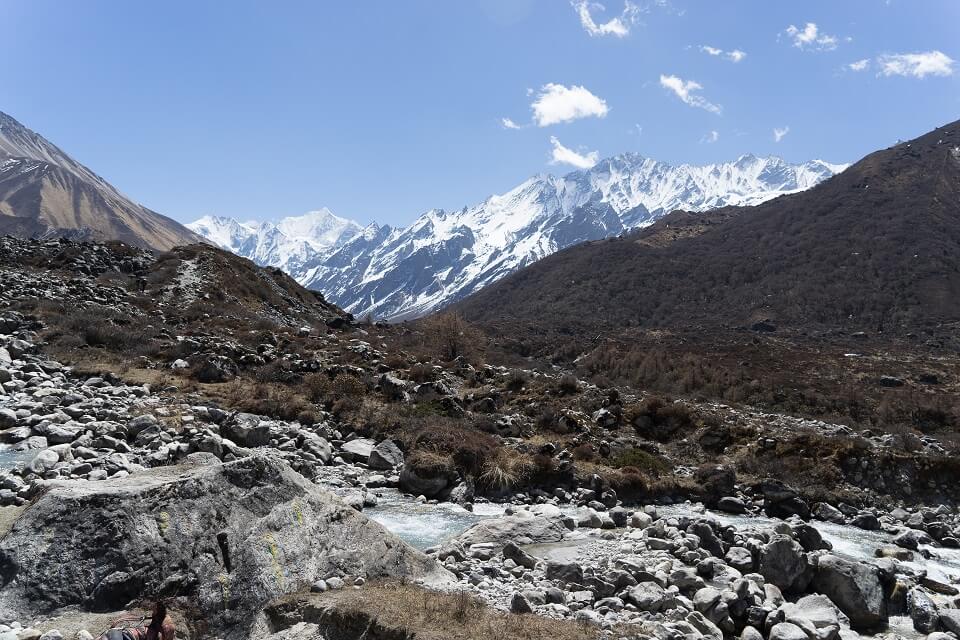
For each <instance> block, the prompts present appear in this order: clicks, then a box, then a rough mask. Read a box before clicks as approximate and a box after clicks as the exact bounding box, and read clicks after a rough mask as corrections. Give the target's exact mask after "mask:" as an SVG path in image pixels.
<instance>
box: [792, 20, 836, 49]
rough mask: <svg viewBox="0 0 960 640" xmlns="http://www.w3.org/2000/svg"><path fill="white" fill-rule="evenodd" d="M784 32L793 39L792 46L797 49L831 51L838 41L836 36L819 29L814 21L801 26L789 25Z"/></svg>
mask: <svg viewBox="0 0 960 640" xmlns="http://www.w3.org/2000/svg"><path fill="white" fill-rule="evenodd" d="M784 33H786V34H787V36H788V37H789V38H790V39H791V40H792V41H793V46H795V47H796V48H798V49H806V50H809V51H833V50H834V49H836V48H837V44H838V43H839V40H838V38H837V36H832V35H829V34H826V33H823V32H822V31H820V27H818V26H817V23H816V22H808V23H807V24H806V25H804V26H803V28H800V27H797V26H795V25H790V26H789V27H787V28H786V31H785V32H784Z"/></svg>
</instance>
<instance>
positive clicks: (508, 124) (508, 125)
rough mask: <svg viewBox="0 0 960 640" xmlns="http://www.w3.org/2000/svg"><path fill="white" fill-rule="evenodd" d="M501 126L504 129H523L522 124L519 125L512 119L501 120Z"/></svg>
mask: <svg viewBox="0 0 960 640" xmlns="http://www.w3.org/2000/svg"><path fill="white" fill-rule="evenodd" d="M500 126H502V127H503V128H504V129H523V125H522V124H517V123H516V122H514V121H513V120H511V119H510V118H500Z"/></svg>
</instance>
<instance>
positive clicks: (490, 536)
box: [457, 509, 568, 547]
mask: <svg viewBox="0 0 960 640" xmlns="http://www.w3.org/2000/svg"><path fill="white" fill-rule="evenodd" d="M567 531H568V529H567V527H566V525H565V524H564V515H563V514H562V513H561V512H560V510H559V509H557V510H556V512H555V513H554V512H546V511H545V512H543V513H541V514H536V513H532V512H530V511H526V510H523V509H521V510H518V511H516V512H515V513H513V514H510V515H504V516H500V517H497V518H488V519H486V520H481V521H480V522H477V523H475V524H474V525H473V526H471V527H470V528H469V529H467V530H466V531H464V532H463V533H462V534H460V536H459V537H458V538H457V541H459V542H460V543H461V544H463V545H464V546H470V545H471V544H477V543H482V542H492V543H495V544H496V545H498V546H501V547H502V546H504V545H506V544H507V543H508V542H513V543H515V544H518V545H520V544H534V543H542V542H559V541H560V540H562V539H563V537H564V535H566V533H567Z"/></svg>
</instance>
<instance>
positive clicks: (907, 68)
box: [877, 51, 955, 78]
mask: <svg viewBox="0 0 960 640" xmlns="http://www.w3.org/2000/svg"><path fill="white" fill-rule="evenodd" d="M954 62H955V61H954V60H953V58H951V57H950V56H948V55H947V54H945V53H943V52H942V51H927V52H924V53H895V54H887V55H882V56H879V57H877V64H878V65H880V73H881V74H883V75H885V76H908V77H912V78H925V77H927V76H950V75H953V65H954Z"/></svg>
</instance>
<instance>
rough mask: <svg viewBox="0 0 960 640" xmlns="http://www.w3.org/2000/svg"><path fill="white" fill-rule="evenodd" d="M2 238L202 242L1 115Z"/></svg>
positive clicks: (163, 245) (160, 244)
mask: <svg viewBox="0 0 960 640" xmlns="http://www.w3.org/2000/svg"><path fill="white" fill-rule="evenodd" d="M0 234H10V235H16V236H20V237H27V238H49V237H67V238H71V239H74V240H98V241H103V240H120V241H123V242H127V243H130V244H133V245H136V246H140V247H144V248H150V249H157V250H168V249H170V248H172V247H174V246H177V245H183V244H192V243H196V242H203V238H202V237H201V236H199V235H197V234H194V233H193V232H192V231H190V230H189V229H187V228H186V227H184V226H183V225H181V224H180V223H178V222H176V221H174V220H172V219H170V218H167V217H166V216H163V215H161V214H159V213H157V212H155V211H152V210H150V209H148V208H146V207H144V206H143V205H141V204H138V203H136V202H134V201H132V200H130V199H129V198H128V197H127V196H125V195H123V194H122V193H121V192H120V191H119V190H117V189H116V187H114V186H113V185H111V184H110V183H109V182H107V181H106V180H105V179H104V178H102V177H101V176H99V175H98V174H97V173H95V172H94V171H92V170H90V169H89V168H87V167H86V166H85V165H83V164H81V163H80V162H78V161H76V160H75V159H73V158H72V157H71V156H70V155H68V154H67V153H65V152H64V151H63V150H61V149H60V148H59V147H57V146H56V145H55V144H53V143H52V142H50V141H49V140H47V139H46V138H44V137H43V136H41V135H40V134H38V133H36V132H34V131H32V130H30V129H29V128H27V127H25V126H24V125H22V124H21V123H20V122H18V121H17V120H16V119H14V118H13V117H12V116H10V115H7V114H5V113H3V112H0Z"/></svg>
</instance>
